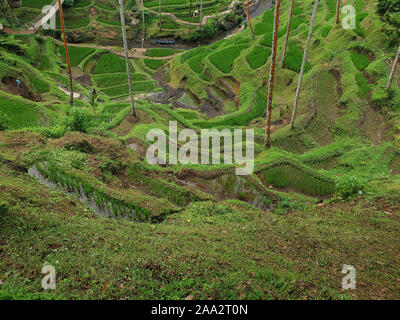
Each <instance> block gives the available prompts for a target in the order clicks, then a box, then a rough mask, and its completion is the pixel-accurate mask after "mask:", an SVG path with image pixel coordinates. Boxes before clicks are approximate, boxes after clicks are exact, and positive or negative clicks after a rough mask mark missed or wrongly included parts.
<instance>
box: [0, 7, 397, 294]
mask: <svg viewBox="0 0 400 320" xmlns="http://www.w3.org/2000/svg"><path fill="white" fill-rule="evenodd" d="M49 2H50V1H45V0H43V1H40V3H39V1H23V7H22V8H18V9H16V12H17V14H18V17H19V18H20V19H21V20H22V23H25V22H26V21H31V20H32V19H33V18H34V16H36V14H37V13H38V10H39V9H40V8H41V6H42V5H43V4H47V3H49ZM229 3H230V2H229V1H204V4H206V5H205V14H212V13H214V12H215V11H218V12H222V11H223V10H226V8H227V6H228V5H229ZM335 3H336V1H329V0H327V1H321V3H320V6H319V7H318V14H317V19H316V23H315V27H314V32H313V36H312V39H311V46H310V50H309V55H308V59H307V61H306V65H305V73H304V81H303V85H302V90H301V92H300V99H299V107H298V108H299V109H298V112H297V119H296V126H295V128H294V129H290V127H289V122H290V116H291V111H292V106H293V101H294V96H295V92H296V87H297V84H298V78H299V72H300V69H301V63H302V59H303V52H304V47H305V43H306V39H307V35H308V30H309V29H308V28H309V21H310V16H311V12H312V8H313V5H314V2H313V1H312V0H303V1H295V6H294V10H293V19H292V25H291V33H290V38H289V44H288V52H287V55H286V58H285V65H286V68H282V62H283V61H282V59H281V54H282V48H283V44H284V39H285V35H286V31H287V22H288V12H289V2H288V1H286V2H283V3H282V9H281V19H280V24H279V32H278V59H277V65H276V69H277V71H276V79H275V91H274V100H273V106H272V107H273V108H272V114H271V117H272V125H273V126H272V136H271V144H272V147H271V148H270V149H266V148H265V143H264V136H265V131H264V129H265V113H266V110H265V109H266V100H267V94H268V92H267V91H268V89H267V82H268V79H269V70H270V63H271V59H270V55H271V43H272V36H273V19H274V16H273V11H272V10H267V11H265V12H264V14H262V15H261V16H259V17H257V18H255V19H253V20H252V24H253V27H254V31H255V37H254V39H253V37H252V33H251V30H250V28H249V27H248V26H247V25H246V26H245V27H244V30H242V31H240V32H237V33H235V34H233V35H231V36H229V37H226V38H222V39H220V40H218V41H211V42H210V43H208V44H206V45H202V46H198V47H194V48H193V49H190V50H188V49H186V47H185V48H184V49H183V47H182V50H177V49H176V48H173V47H156V48H149V49H143V50H142V49H141V48H135V50H136V51H135V52H134V50H133V49H132V50H131V51H130V54H131V55H134V56H133V57H132V58H131V59H130V60H129V63H128V66H129V68H130V72H131V81H132V85H133V91H134V95H135V108H136V112H137V117H136V118H135V117H134V116H133V115H132V113H131V104H130V101H129V86H128V76H127V73H126V64H125V60H124V54H123V51H122V49H121V48H120V47H118V46H117V45H112V46H104V45H101V44H98V45H97V46H96V45H95V44H93V43H87V42H86V41H83V42H82V41H81V40H82V39H83V38H82V37H83V36H87V34H86V33H87V31H88V30H89V29H91V27H90V26H89V25H90V23H93V22H94V23H95V25H96V26H99V29H96V30H100V31H99V37H98V38H96V40H104V37H103V35H104V33H103V32H104V31H105V30H107V31H108V32H111V33H110V34H112V35H113V36H115V37H119V35H120V33H119V32H120V26H119V18H118V12H117V10H115V2H114V1H111V0H110V1H108V0H98V1H97V0H96V1H94V0H75V1H73V2H72V1H71V2H70V3H68V6H66V8H65V16H66V21H67V24H66V26H67V30H69V31H71V30H73V32H77V33H81V36H79V37H77V38H79V39H78V40H80V42H81V43H79V44H76V43H75V44H70V45H69V53H70V56H71V64H72V75H73V91H74V92H75V94H76V95H77V96H76V97H75V99H74V104H73V106H71V105H69V95H68V90H69V79H68V73H67V67H66V61H65V59H66V57H65V50H64V47H63V44H62V42H60V41H59V40H57V39H59V37H58V34H52V35H53V36H54V37H52V36H46V35H44V34H43V32H41V31H38V32H36V33H34V34H8V33H4V34H0V42H1V47H0V257H1V258H0V298H11V299H20V298H25V299H65V298H72V299H92V298H95V299H104V298H109V299H157V298H159V299H184V298H185V297H187V296H193V297H194V298H198V299H207V298H211V299H356V298H364V299H398V298H399V297H400V296H399V281H398V279H399V278H400V271H399V270H398V268H397V267H396V266H397V265H398V264H399V262H400V261H399V257H400V256H399V248H398V234H399V231H400V206H399V204H400V178H399V174H400V90H399V89H400V68H398V69H397V71H396V72H395V77H394V81H393V85H392V87H391V88H390V90H386V84H387V80H388V77H389V72H390V70H391V65H392V62H393V60H394V56H395V54H396V50H397V48H396V47H397V46H398V42H397V40H398V36H396V34H395V33H394V30H395V29H396V28H398V25H397V22H398V13H399V8H398V2H397V1H391V0H385V1H383V0H379V1H368V3H367V2H365V1H358V0H354V1H347V2H346V4H349V3H350V4H353V5H354V6H355V8H356V10H357V25H356V29H354V30H344V29H343V28H342V27H341V25H340V24H338V25H336V23H335V20H336V7H335ZM144 4H145V7H146V8H148V9H151V8H153V9H154V10H157V8H158V1H144ZM188 4H189V1H186V0H173V1H169V2H168V4H165V6H164V10H165V11H164V12H169V13H172V14H174V15H175V16H176V17H178V18H179V21H177V20H174V19H173V18H171V16H169V15H163V16H162V18H163V19H165V23H163V25H164V26H163V28H164V29H165V30H167V31H165V30H164V31H165V32H166V33H164V35H166V34H167V33H168V32H170V30H175V31H174V32H172V33H169V34H170V35H171V34H175V36H177V37H178V33H179V34H180V35H182V34H183V33H184V34H187V35H188V34H189V32H191V35H192V36H194V35H196V34H197V36H198V33H197V32H200V31H199V30H198V26H195V25H194V23H195V22H196V21H194V19H193V20H192V19H191V18H189V17H188V15H187V10H189V9H191V8H189V7H188ZM133 5H135V1H127V2H126V11H127V15H128V12H129V11H130V8H131V7H132V6H133ZM192 5H193V8H192V9H194V8H198V6H199V1H192ZM91 8H94V9H95V10H96V12H97V15H95V16H90V17H89V14H88V13H89V11H90V9H91ZM146 17H151V18H149V19H148V20H146V21H148V22H147V23H148V25H147V28H148V30H149V32H154V33H153V35H154V36H156V37H158V36H160V33H158V32H159V31H157V30H158V26H157V21H158V17H157V16H156V15H154V14H151V13H150V12H146ZM231 18H232V17H231ZM231 18H229V19H231ZM211 20H212V21H210V22H209V23H208V24H207V25H206V26H204V29H203V31H202V32H204V33H207V34H208V33H209V32H210V30H211V29H212V30H214V29H213V28H214V27H216V26H217V25H218V23H219V22H216V21H215V20H213V19H211ZM217 20H218V19H217ZM189 21H190V22H191V23H193V25H191V27H189V26H188V25H187V24H185V23H184V22H189ZM4 23H5V25H7V22H6V21H4ZM138 28H140V24H139V27H138ZM174 28H176V29H174ZM190 28H192V29H190ZM209 28H211V29H209ZM19 30H21V27H20V29H19ZM129 30H130V32H132V33H131V34H130V36H131V37H133V34H134V31H133V27H132V28H129ZM139 30H140V29H139ZM196 30H197V31H196ZM212 30H211V31H212ZM164 31H163V32H164ZM214 31H215V30H214ZM214 31H213V32H210V33H209V34H208V36H209V37H210V38H212V37H213V36H214V35H215V32H214ZM49 34H51V33H49ZM128 34H129V32H128ZM77 38H73V39H72V38H71V39H70V40H76V39H77ZM90 40H91V41H92V40H93V39H90ZM71 42H72V41H71ZM74 42H75V41H74ZM17 79H19V80H20V81H21V82H22V84H21V86H20V87H19V86H17V82H16V80H17ZM91 95H96V99H97V100H96V101H97V104H96V103H91V101H90V99H89V98H90V97H91ZM97 95H98V96H97ZM88 97H89V98H88ZM170 121H176V122H177V124H178V130H179V131H182V130H183V129H188V128H189V129H193V130H195V132H197V133H200V132H201V130H202V129H232V130H233V129H250V128H251V129H254V132H255V141H254V150H255V170H254V173H253V174H252V175H250V176H243V177H239V176H236V175H235V172H234V169H235V165H223V164H214V165H196V164H189V165H185V164H179V165H162V166H158V165H151V164H149V163H148V162H147V161H146V158H145V156H146V150H147V148H148V146H149V145H150V143H149V141H147V139H146V135H147V133H148V132H149V130H151V129H154V128H157V129H162V130H165V131H166V132H168V126H169V122H170ZM167 138H168V139H169V140H170V141H171V142H172V143H176V144H177V145H182V144H183V142H182V141H176V140H175V138H174V137H173V136H168V137H167ZM243 148H245V146H243ZM169 152H170V151H169V150H167V153H169ZM221 160H222V159H221ZM44 263H49V264H51V265H54V266H55V268H56V271H57V289H56V290H53V291H44V290H43V289H41V284H40V280H41V274H40V272H41V267H42V265H43V264H44ZM344 264H350V265H353V266H354V267H355V268H356V270H357V289H356V290H350V291H344V290H342V287H341V280H342V278H343V276H344V275H343V274H341V268H342V266H343V265H344Z"/></svg>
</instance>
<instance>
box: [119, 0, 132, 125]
mask: <svg viewBox="0 0 400 320" xmlns="http://www.w3.org/2000/svg"><path fill="white" fill-rule="evenodd" d="M118 1H119V13H120V16H121V28H122V40H123V42H124V51H125V62H126V72H127V74H128V86H129V95H130V98H131V106H132V114H133V116H134V117H135V118H136V111H135V99H134V97H133V89H132V80H131V68H130V62H129V52H128V42H127V40H126V27H125V15H124V4H123V1H122V0H118Z"/></svg>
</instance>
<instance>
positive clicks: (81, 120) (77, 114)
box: [67, 108, 89, 133]
mask: <svg viewBox="0 0 400 320" xmlns="http://www.w3.org/2000/svg"><path fill="white" fill-rule="evenodd" d="M88 126H89V123H88V117H87V114H86V113H85V112H83V111H82V110H80V109H77V108H73V109H72V110H71V112H70V116H69V117H68V119H67V127H68V130H69V131H80V132H83V133H86V132H87V129H88Z"/></svg>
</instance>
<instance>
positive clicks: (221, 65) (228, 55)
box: [209, 45, 248, 73]
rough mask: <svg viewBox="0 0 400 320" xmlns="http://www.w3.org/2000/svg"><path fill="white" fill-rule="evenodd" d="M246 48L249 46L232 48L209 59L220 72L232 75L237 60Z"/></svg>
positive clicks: (223, 50)
mask: <svg viewBox="0 0 400 320" xmlns="http://www.w3.org/2000/svg"><path fill="white" fill-rule="evenodd" d="M246 48H248V45H237V46H231V47H228V48H225V49H222V50H220V51H218V52H216V53H214V54H212V55H210V56H209V59H210V61H211V62H212V63H213V64H214V65H215V66H216V67H217V68H218V69H219V70H221V71H222V72H224V73H230V72H231V70H232V66H233V63H234V62H235V60H236V58H237V57H238V56H239V54H240V52H242V50H244V49H246Z"/></svg>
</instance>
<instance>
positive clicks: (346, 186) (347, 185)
mask: <svg viewBox="0 0 400 320" xmlns="http://www.w3.org/2000/svg"><path fill="white" fill-rule="evenodd" d="M363 191H364V183H363V181H361V180H360V179H358V178H356V177H348V178H343V179H341V180H340V181H339V182H338V183H337V184H336V193H337V194H338V195H339V196H341V197H342V198H343V199H348V198H350V197H352V196H355V195H359V194H362V193H363Z"/></svg>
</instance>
